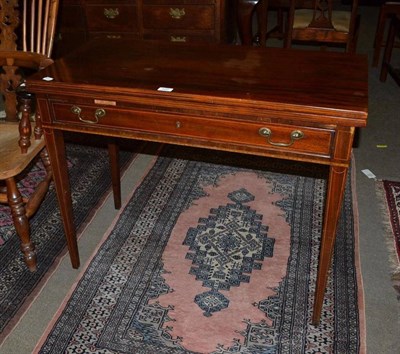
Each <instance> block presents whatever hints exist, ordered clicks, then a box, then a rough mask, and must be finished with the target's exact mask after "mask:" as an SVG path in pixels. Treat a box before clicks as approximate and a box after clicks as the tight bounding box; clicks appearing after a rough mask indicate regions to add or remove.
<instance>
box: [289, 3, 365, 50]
mask: <svg viewBox="0 0 400 354" xmlns="http://www.w3.org/2000/svg"><path fill="white" fill-rule="evenodd" d="M339 5H340V4H339ZM337 7H338V5H337V4H336V2H335V1H334V0H291V1H290V8H289V15H288V25H287V33H286V37H285V47H286V48H290V47H291V45H292V42H294V41H296V42H301V43H314V44H319V45H325V46H326V45H331V44H334V45H343V46H344V47H345V50H346V52H350V53H354V52H355V51H356V46H357V36H358V27H359V15H358V0H352V1H351V8H350V9H346V10H343V9H341V8H340V6H339V8H337Z"/></svg>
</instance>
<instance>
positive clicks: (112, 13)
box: [103, 8, 119, 20]
mask: <svg viewBox="0 0 400 354" xmlns="http://www.w3.org/2000/svg"><path fill="white" fill-rule="evenodd" d="M103 13H104V16H105V17H106V18H108V19H109V20H113V19H114V18H116V17H117V16H118V15H119V9H118V8H115V9H104V12H103Z"/></svg>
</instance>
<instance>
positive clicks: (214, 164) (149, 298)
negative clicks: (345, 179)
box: [35, 147, 365, 354]
mask: <svg viewBox="0 0 400 354" xmlns="http://www.w3.org/2000/svg"><path fill="white" fill-rule="evenodd" d="M204 156H207V158H206V159H204ZM291 166H292V170H291V173H293V172H294V173H295V174H290V173H288V170H286V173H280V172H278V171H281V170H285V168H286V167H287V163H285V162H282V161H278V162H277V161H271V160H267V159H263V158H258V157H251V158H250V159H249V157H248V156H242V155H231V154H223V153H218V154H210V153H209V152H208V155H205V153H204V152H203V151H201V150H195V149H189V148H185V149H180V150H179V149H178V148H174V147H166V148H165V149H164V150H163V154H162V156H160V157H158V159H157V160H156V162H155V164H154V166H153V168H152V169H151V170H150V171H149V173H148V174H147V175H146V177H145V178H144V179H143V181H142V182H141V184H140V185H139V186H138V187H137V188H136V189H135V190H134V192H133V194H132V196H131V197H130V199H129V201H128V202H127V204H126V205H125V206H124V208H123V210H122V211H121V212H120V214H119V216H118V217H117V218H116V220H115V221H114V223H113V225H112V226H111V228H110V229H109V230H108V232H107V233H106V235H105V237H104V239H103V241H102V243H101V245H100V246H99V248H98V249H97V251H96V253H95V254H94V255H93V256H92V259H91V260H90V262H89V264H87V265H86V267H85V268H86V269H85V270H84V271H83V272H82V274H81V278H80V280H79V282H77V285H76V287H75V289H71V292H70V294H69V296H68V298H67V299H66V300H65V302H64V304H63V305H62V306H61V308H60V310H59V311H58V314H57V315H56V317H55V318H54V320H53V321H52V323H50V324H49V327H48V329H47V331H46V333H45V334H44V336H43V338H42V339H41V341H40V342H39V343H38V345H37V347H36V349H35V353H38V352H39V353H55V354H59V353H65V352H68V353H78V352H79V353H135V354H140V353H143V354H145V353H146V354H162V353H165V354H166V353H168V354H172V353H254V354H255V353H265V354H269V353H296V354H298V353H340V354H343V353H352V354H354V353H364V352H365V331H364V313H363V310H364V306H363V290H362V287H361V285H360V284H361V280H360V273H359V260H358V253H357V252H358V251H357V233H356V231H355V230H356V229H357V227H356V226H357V221H356V220H355V215H356V210H355V209H354V205H353V195H352V190H351V183H350V179H349V183H348V186H347V190H346V196H345V202H344V207H343V211H342V217H341V221H340V226H339V230H338V240H337V244H336V249H335V255H334V265H333V268H332V271H331V276H330V280H329V285H328V289H327V293H326V297H325V302H324V306H323V313H322V320H321V324H320V325H319V326H318V327H314V326H312V325H310V322H311V316H312V305H313V296H314V295H313V294H314V284H315V280H316V269H317V260H318V253H319V238H320V233H321V223H322V214H323V204H324V191H325V179H323V178H322V177H323V174H322V173H321V171H318V170H317V169H316V168H314V167H312V168H310V166H307V165H304V164H292V165H291ZM298 174H303V176H299V175H298ZM310 175H314V177H310Z"/></svg>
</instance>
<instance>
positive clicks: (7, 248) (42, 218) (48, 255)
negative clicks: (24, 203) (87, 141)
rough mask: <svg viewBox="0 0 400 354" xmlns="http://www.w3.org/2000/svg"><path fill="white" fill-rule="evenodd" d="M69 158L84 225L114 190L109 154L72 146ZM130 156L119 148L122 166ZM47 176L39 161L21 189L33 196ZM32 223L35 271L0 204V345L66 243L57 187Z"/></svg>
mask: <svg viewBox="0 0 400 354" xmlns="http://www.w3.org/2000/svg"><path fill="white" fill-rule="evenodd" d="M67 157H68V163H69V168H70V178H71V186H72V198H73V203H74V214H75V225H77V226H78V228H81V227H83V226H84V224H85V221H88V218H89V217H90V215H91V214H92V213H93V209H96V208H95V206H96V205H99V204H100V202H102V201H103V199H104V198H105V197H106V196H107V195H108V192H110V188H111V177H110V169H109V164H108V152H107V149H104V148H98V147H90V146H82V145H77V144H68V145H67ZM132 158H133V153H132V152H126V151H121V155H120V162H121V167H122V168H126V167H127V166H128V163H129V162H130V161H131V160H132ZM44 174H45V172H44V168H43V165H42V164H41V162H38V163H37V164H36V165H34V166H33V167H32V169H31V170H30V172H29V173H28V174H27V175H26V176H25V177H24V178H23V180H21V182H20V187H21V193H22V194H29V193H30V192H31V190H32V186H35V185H36V184H37V183H38V181H40V179H41V178H42V177H43V175H44ZM30 225H31V231H32V240H33V242H34V243H35V247H36V251H37V257H38V269H37V271H36V272H34V273H31V272H30V271H29V270H28V269H27V268H26V266H25V263H24V260H23V258H22V255H21V252H20V249H19V238H18V236H17V235H16V233H15V229H14V226H13V223H12V219H11V214H10V209H9V208H8V207H7V206H4V205H0V343H1V342H2V341H3V340H4V338H5V337H6V335H7V334H8V333H9V332H10V330H11V329H12V328H13V327H14V325H15V324H16V323H17V321H18V320H19V318H20V317H21V315H22V314H23V312H24V311H25V310H26V308H27V307H28V306H29V305H30V303H31V301H32V299H33V298H34V296H35V294H36V293H37V292H38V291H39V289H40V288H41V286H40V285H41V284H43V283H44V281H45V279H47V275H48V273H49V270H50V269H52V268H53V267H54V266H55V263H57V262H56V260H57V259H58V257H59V255H60V253H61V251H62V250H63V249H64V248H65V246H66V242H65V238H64V230H63V227H62V222H61V218H60V212H59V209H58V202H57V197H56V193H55V189H54V186H53V185H51V188H50V190H49V192H48V194H47V196H46V198H45V200H44V202H43V203H42V205H41V207H40V208H39V210H38V212H37V213H36V214H35V216H34V217H33V218H32V219H31V221H30Z"/></svg>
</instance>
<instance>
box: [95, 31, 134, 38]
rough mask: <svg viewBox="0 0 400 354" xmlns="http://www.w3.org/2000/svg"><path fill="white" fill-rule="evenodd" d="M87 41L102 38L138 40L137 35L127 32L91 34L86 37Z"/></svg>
mask: <svg viewBox="0 0 400 354" xmlns="http://www.w3.org/2000/svg"><path fill="white" fill-rule="evenodd" d="M88 38H89V39H92V38H104V39H115V40H119V39H124V38H130V39H133V40H136V39H139V38H140V36H139V33H131V32H130V33H127V32H91V33H89V36H88Z"/></svg>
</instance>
